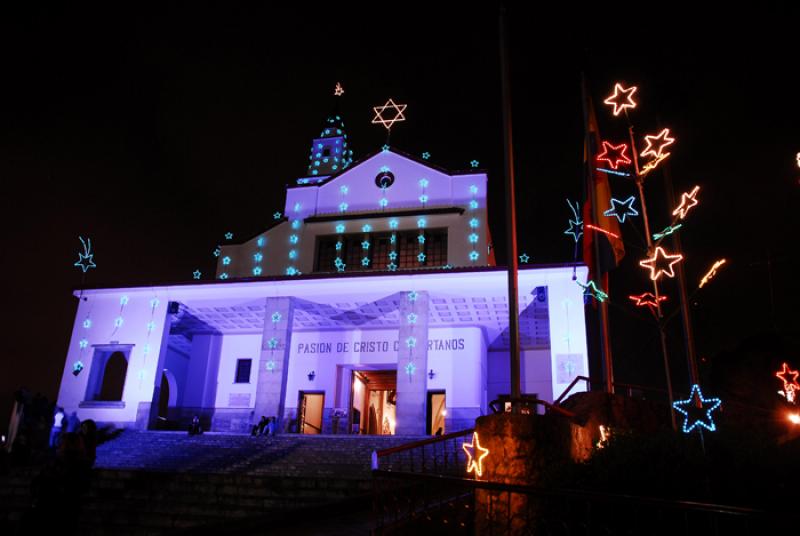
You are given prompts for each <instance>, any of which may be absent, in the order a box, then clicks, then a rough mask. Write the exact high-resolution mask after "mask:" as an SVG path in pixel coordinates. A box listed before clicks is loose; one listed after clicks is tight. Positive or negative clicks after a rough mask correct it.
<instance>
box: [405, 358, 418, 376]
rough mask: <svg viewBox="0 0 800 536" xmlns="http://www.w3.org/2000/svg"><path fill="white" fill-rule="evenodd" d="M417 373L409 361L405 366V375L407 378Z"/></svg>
mask: <svg viewBox="0 0 800 536" xmlns="http://www.w3.org/2000/svg"><path fill="white" fill-rule="evenodd" d="M416 371H417V367H416V366H415V365H414V363H412V362H411V361H409V362H408V364H407V365H406V374H408V375H409V376H413V375H414V373H415V372H416Z"/></svg>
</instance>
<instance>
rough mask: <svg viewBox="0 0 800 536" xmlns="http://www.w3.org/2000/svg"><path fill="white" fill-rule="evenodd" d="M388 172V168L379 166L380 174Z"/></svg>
mask: <svg viewBox="0 0 800 536" xmlns="http://www.w3.org/2000/svg"><path fill="white" fill-rule="evenodd" d="M390 171H391V170H390V169H389V166H381V173H389V172H390Z"/></svg>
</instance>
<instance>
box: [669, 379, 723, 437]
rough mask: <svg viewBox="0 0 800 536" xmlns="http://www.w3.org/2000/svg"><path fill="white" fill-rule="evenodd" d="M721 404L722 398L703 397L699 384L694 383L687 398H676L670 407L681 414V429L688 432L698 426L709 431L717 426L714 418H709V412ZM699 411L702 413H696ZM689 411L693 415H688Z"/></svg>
mask: <svg viewBox="0 0 800 536" xmlns="http://www.w3.org/2000/svg"><path fill="white" fill-rule="evenodd" d="M721 404H722V400H720V399H719V398H703V393H702V392H701V391H700V386H699V385H697V384H694V385H692V392H691V394H690V395H689V398H688V399H687V400H676V401H675V402H673V403H672V407H673V408H675V411H677V412H679V413H682V414H683V416H684V420H683V431H684V432H685V433H687V434H688V433H689V432H691V431H692V430H694V429H695V428H698V430H699V427H703V428H705V429H706V430H708V431H709V432H713V431H714V430H716V429H717V426H716V425H715V424H714V419H712V418H711V412H712V411H714V410H715V409H717V408H718V407H719V406H720V405H721ZM684 407H685V408H686V409H684ZM700 412H703V413H704V415H698V414H699V413H700ZM689 413H692V414H693V416H692V417H690V416H689ZM689 421H692V423H691V424H689Z"/></svg>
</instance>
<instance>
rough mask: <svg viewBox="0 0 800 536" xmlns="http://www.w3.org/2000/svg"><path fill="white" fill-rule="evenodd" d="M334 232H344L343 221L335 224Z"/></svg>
mask: <svg viewBox="0 0 800 536" xmlns="http://www.w3.org/2000/svg"><path fill="white" fill-rule="evenodd" d="M336 232H337V233H339V234H342V233H343V232H344V224H343V223H340V224H338V225H336Z"/></svg>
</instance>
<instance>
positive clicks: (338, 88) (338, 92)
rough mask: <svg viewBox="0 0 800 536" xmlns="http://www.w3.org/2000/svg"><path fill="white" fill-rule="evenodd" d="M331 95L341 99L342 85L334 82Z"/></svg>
mask: <svg viewBox="0 0 800 536" xmlns="http://www.w3.org/2000/svg"><path fill="white" fill-rule="evenodd" d="M333 94H334V95H336V96H337V97H341V96H342V95H344V88H343V87H342V84H340V83H339V82H336V87H335V88H334V90H333Z"/></svg>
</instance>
